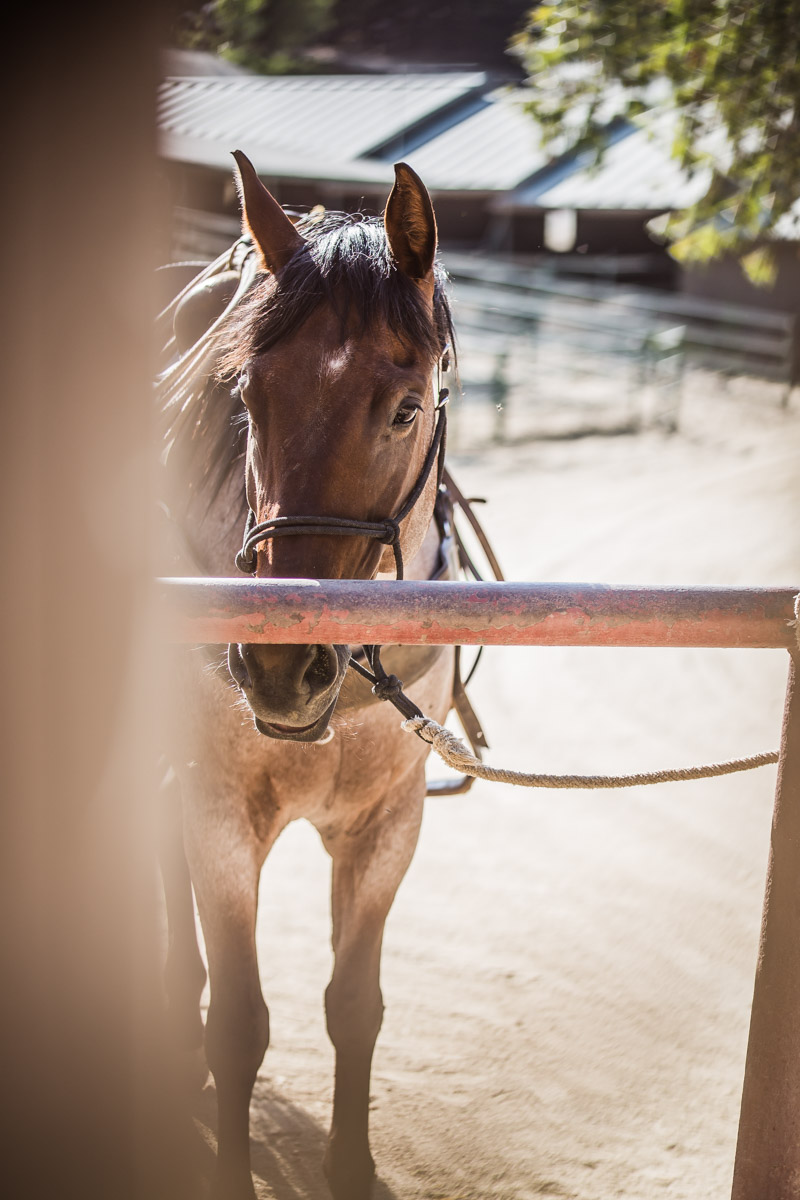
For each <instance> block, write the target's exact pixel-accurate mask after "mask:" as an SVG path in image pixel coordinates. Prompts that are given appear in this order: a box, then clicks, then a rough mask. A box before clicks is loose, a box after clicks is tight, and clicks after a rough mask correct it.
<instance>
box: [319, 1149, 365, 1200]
mask: <svg viewBox="0 0 800 1200" xmlns="http://www.w3.org/2000/svg"><path fill="white" fill-rule="evenodd" d="M322 1170H323V1171H324V1173H325V1178H326V1179H327V1181H328V1187H329V1188H330V1192H331V1195H332V1196H333V1200H370V1197H371V1196H372V1184H373V1181H374V1179H375V1163H374V1161H373V1158H372V1155H371V1154H370V1152H369V1150H367V1151H366V1153H364V1151H363V1150H362V1151H361V1152H360V1153H357V1152H354V1151H352V1150H350V1151H348V1149H347V1148H346V1147H344V1146H341V1145H339V1144H337V1143H336V1142H334V1141H333V1139H332V1140H331V1141H329V1142H328V1149H327V1150H326V1151H325V1157H324V1158H323V1160H322Z"/></svg>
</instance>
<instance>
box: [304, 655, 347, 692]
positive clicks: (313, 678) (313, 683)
mask: <svg viewBox="0 0 800 1200" xmlns="http://www.w3.org/2000/svg"><path fill="white" fill-rule="evenodd" d="M314 649H315V650H316V654H315V655H314V658H313V659H312V661H311V663H310V664H309V666H308V668H307V670H306V672H305V675H304V676H303V682H304V683H305V684H307V685H308V687H309V689H310V691H311V692H312V694H313V693H314V692H323V691H325V690H326V689H327V688H329V687H331V686H332V685H333V684H334V683H335V682H336V677H337V675H338V672H339V665H338V662H337V659H336V654H335V652H334V651H333V649H332V648H331V647H329V646H315V647H314Z"/></svg>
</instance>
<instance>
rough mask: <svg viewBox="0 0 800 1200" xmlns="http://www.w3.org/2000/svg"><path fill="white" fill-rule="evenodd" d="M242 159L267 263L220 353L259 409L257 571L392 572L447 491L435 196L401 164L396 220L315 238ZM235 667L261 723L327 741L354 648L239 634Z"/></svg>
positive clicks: (294, 574) (244, 195)
mask: <svg viewBox="0 0 800 1200" xmlns="http://www.w3.org/2000/svg"><path fill="white" fill-rule="evenodd" d="M235 158H236V162H237V167H238V179H239V190H240V197H241V204H242V213H243V225H244V230H245V232H246V233H247V234H249V236H250V237H251V239H252V242H253V245H254V248H255V252H256V253H257V255H258V257H259V260H260V266H261V268H262V269H263V270H262V272H261V274H260V275H259V278H258V281H257V283H256V285H255V286H254V287H253V289H252V290H251V292H250V293H249V294H248V296H247V297H246V298H245V300H244V301H243V303H242V304H241V305H239V306H238V309H237V311H236V312H235V313H234V314H233V316H232V319H231V322H230V323H229V326H228V330H227V333H226V337H225V345H224V352H223V353H222V355H221V366H222V371H223V373H224V374H225V375H226V376H227V378H228V379H230V380H231V381H235V389H236V391H237V393H238V396H239V397H240V399H241V403H242V404H243V405H244V408H245V410H246V414H247V444H246V454H245V474H246V492H247V502H248V505H249V509H250V518H249V524H248V529H249V533H250V538H249V546H248V543H247V542H246V543H245V549H246V551H247V553H246V555H245V559H244V566H245V569H247V570H250V571H251V572H252V573H253V574H254V575H256V576H257V577H259V578H320V579H372V578H374V577H376V576H377V575H378V574H379V573H391V572H394V571H395V570H397V568H401V567H402V562H403V561H404V560H405V561H410V560H411V559H412V558H413V557H414V555H415V554H416V553H417V551H418V550H419V548H420V546H421V544H422V541H423V539H424V537H425V534H426V533H427V530H428V527H429V525H430V522H431V517H432V513H433V507H434V503H435V499H436V493H437V470H436V469H431V466H432V460H435V459H436V457H437V455H435V454H434V453H433V452H434V451H435V450H437V448H438V441H437V440H436V439H437V435H438V436H439V437H440V436H441V431H440V430H438V425H437V422H438V416H437V397H438V391H437V389H436V388H435V386H434V379H435V372H436V368H437V365H438V364H439V362H440V360H441V357H442V354H443V353H444V351H445V348H446V344H447V342H448V341H449V338H450V321H449V313H448V309H447V303H446V300H445V299H444V293H443V275H442V272H441V269H440V268H438V266H437V265H436V263H435V256H436V222H435V218H434V213H433V207H432V205H431V201H430V197H429V195H428V193H427V191H426V189H425V187H424V185H423V184H422V182H421V180H420V179H419V178H418V177H417V175H416V174H415V173H414V172H413V171H412V170H411V168H410V167H408V166H407V165H405V164H403V163H401V164H398V165H397V166H396V167H395V176H396V178H395V183H394V187H393V189H392V192H391V195H390V196H389V199H388V202H387V205H386V210H385V213H384V218H383V222H380V221H379V220H365V219H361V218H352V217H343V216H341V215H334V216H332V217H328V218H323V219H322V220H321V221H319V223H318V224H317V225H316V226H315V227H314V226H312V227H310V228H309V230H308V231H307V232H306V233H305V235H304V233H302V232H300V230H299V229H298V227H297V226H296V225H295V224H294V223H293V222H292V221H291V220H290V219H289V217H287V215H286V214H285V213H284V211H283V209H282V208H281V207H280V205H279V204H278V203H277V202H276V200H275V199H274V198H273V197H272V196H271V194H270V193H269V192H268V191H267V189H266V188H265V187H264V185H263V184H262V183H261V181H260V180H259V178H258V176H257V174H256V172H255V170H254V168H253V166H252V164H251V163H250V162H249V161H248V159H247V158H246V157H245V156H244V155H243V154H242V153H241V152H239V151H237V152H236V153H235ZM435 442H436V444H434V443H435ZM433 465H434V467H435V462H433ZM409 500H411V503H410V504H409ZM239 561H240V565H242V560H241V558H240V560H239ZM398 573H400V572H399V570H398ZM228 662H229V667H230V671H231V674H232V676H233V678H234V680H235V681H236V683H237V685H238V686H239V688H240V689H241V691H242V693H243V694H244V696H245V698H246V700H247V702H248V704H249V706H250V708H251V709H252V712H253V715H254V718H255V723H256V727H257V728H258V729H259V730H260V731H261V732H262V733H264V734H267V735H268V736H270V737H275V738H282V739H290V740H293V741H302V742H313V741H316V740H317V739H318V738H319V737H320V736H322V734H324V732H325V730H326V728H327V725H328V721H329V719H330V717H331V715H332V713H333V709H334V707H335V704H336V700H337V697H338V694H339V690H340V688H341V686H342V683H343V680H344V677H345V673H346V671H347V666H348V662H349V648H348V647H346V646H323V645H316V646H313V645H311V646H306V645H303V646H270V645H257V644H254V645H235V646H231V647H230V649H229V659H228Z"/></svg>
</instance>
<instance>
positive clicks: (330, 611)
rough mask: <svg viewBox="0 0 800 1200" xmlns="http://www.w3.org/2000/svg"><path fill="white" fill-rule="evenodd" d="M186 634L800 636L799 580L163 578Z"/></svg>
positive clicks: (166, 606) (193, 637) (552, 642)
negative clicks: (713, 583)
mask: <svg viewBox="0 0 800 1200" xmlns="http://www.w3.org/2000/svg"><path fill="white" fill-rule="evenodd" d="M159 588H160V592H161V601H162V607H163V611H164V617H165V624H166V632H167V636H168V637H169V638H170V639H171V640H173V641H178V642H194V643H199V642H218V643H219V642H221V643H227V642H243V643H247V642H276V643H281V642H283V643H299V642H311V643H317V642H320V643H323V644H328V645H330V644H334V645H338V644H345V645H347V644H352V645H357V644H361V643H363V642H370V643H373V642H374V643H378V644H380V645H481V644H484V645H489V646H664V647H666V646H708V647H713V646H730V647H749V648H756V647H774V648H781V647H782V648H789V647H791V646H793V645H795V646H796V642H795V640H794V630H793V627H792V621H793V616H794V614H793V599H794V596H795V594H796V592H797V591H798V590H799V589H797V588H722V587H720V588H700V587H681V588H677V587H609V586H606V585H603V584H585V583H584V584H577V583H575V584H567V583H417V582H413V581H410V580H408V581H403V582H399V583H398V582H395V581H389V582H385V581H381V582H378V581H364V580H313V579H258V580H251V579H164V580H161V581H160V583H159Z"/></svg>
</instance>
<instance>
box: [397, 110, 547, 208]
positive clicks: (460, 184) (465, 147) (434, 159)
mask: <svg viewBox="0 0 800 1200" xmlns="http://www.w3.org/2000/svg"><path fill="white" fill-rule="evenodd" d="M522 98H523V97H522V94H521V93H520V92H516V93H515V92H510V91H509V90H507V89H505V88H501V89H498V90H497V91H494V92H491V93H489V94H488V95H486V96H483V97H482V98H481V105H480V107H479V108H478V109H477V111H475V112H473V113H472V114H471V115H466V116H465V117H464V119H463V120H461V121H459V122H458V123H457V124H452V125H450V127H449V128H447V129H445V130H443V131H442V132H441V133H439V134H434V136H432V137H431V138H430V139H429V140H428V141H426V142H425V144H424V145H422V146H419V147H418V148H417V149H415V150H412V151H410V152H409V153H408V154H407V155H406V158H407V161H408V162H409V163H410V164H411V166H412V167H413V168H414V170H415V171H418V172H419V174H420V176H421V177H422V178H423V179H424V180H425V182H426V184H427V185H428V187H430V188H432V189H441V190H449V191H487V192H499V191H506V190H507V189H508V188H513V187H516V185H517V184H518V183H520V181H521V180H523V179H527V178H528V177H529V176H530V175H532V174H533V173H534V172H535V171H539V170H541V168H542V167H544V166H545V165H546V163H547V162H548V156H547V155H546V154H545V153H544V152H543V151H542V149H541V148H540V146H539V130H538V126H537V125H536V123H535V121H534V120H533V118H532V117H531V116H530V115H529V114H527V113H525V112H523V109H522Z"/></svg>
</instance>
